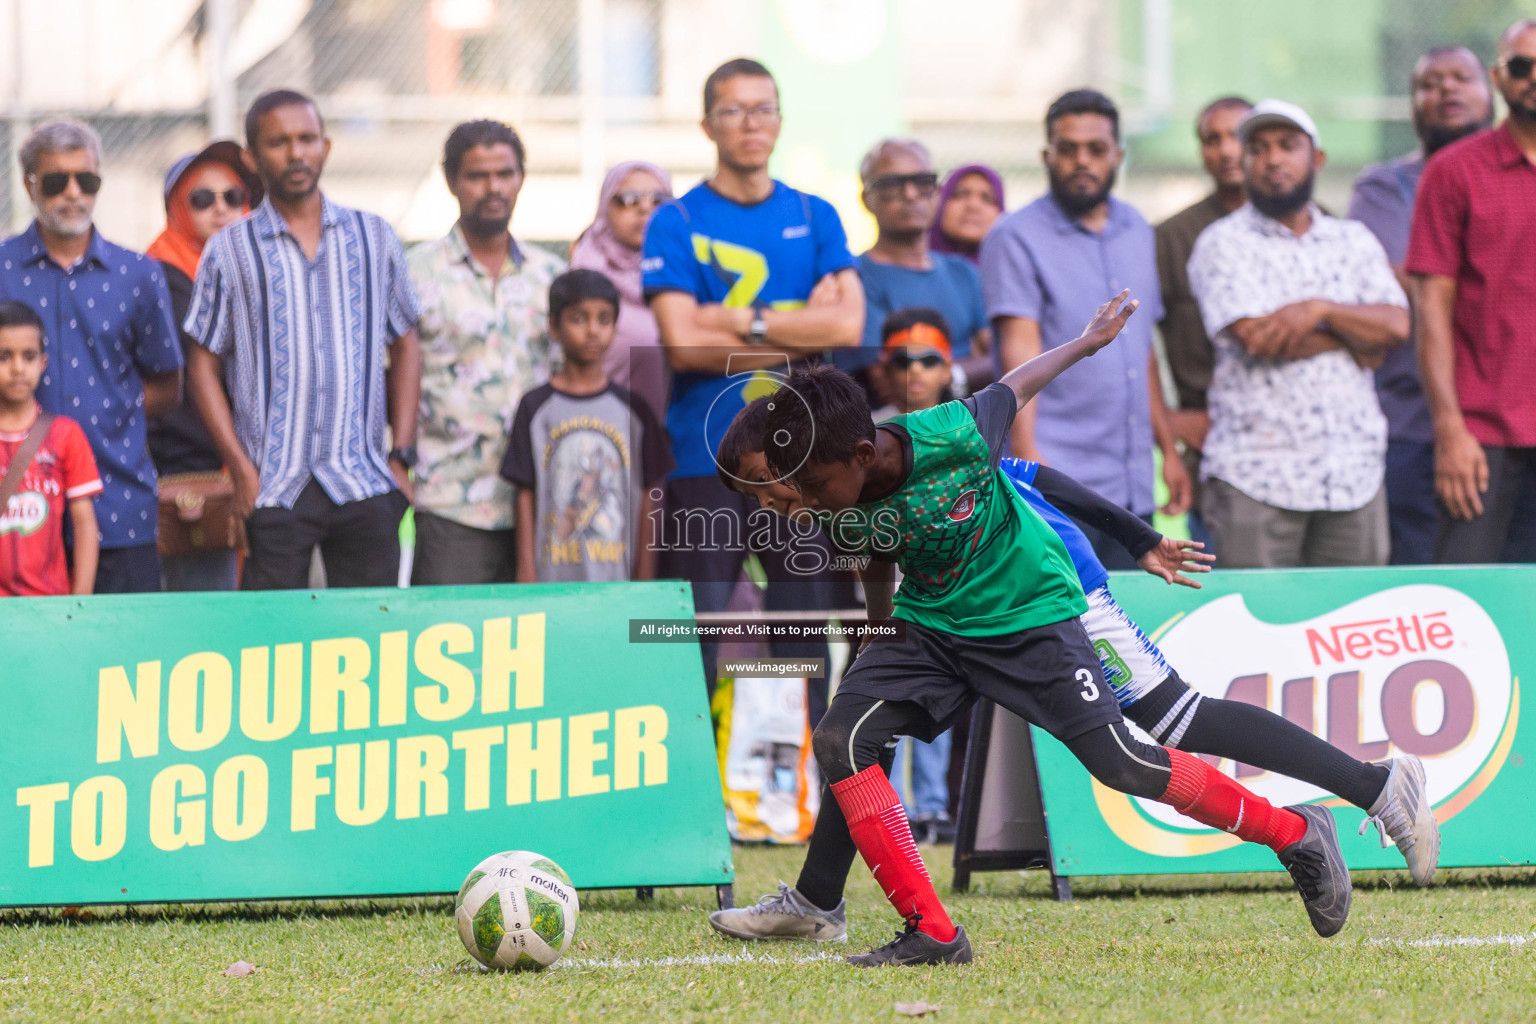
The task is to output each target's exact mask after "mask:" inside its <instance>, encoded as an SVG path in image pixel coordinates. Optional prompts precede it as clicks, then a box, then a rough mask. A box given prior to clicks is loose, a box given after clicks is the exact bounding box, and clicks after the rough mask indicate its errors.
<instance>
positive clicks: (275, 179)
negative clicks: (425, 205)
mask: <svg viewBox="0 0 1536 1024" xmlns="http://www.w3.org/2000/svg"><path fill="white" fill-rule="evenodd" d="M245 131H246V153H245V155H246V159H247V161H248V162H249V163H251V164H252V165H253V166H254V168H255V169H256V172H257V174H259V175H260V176H261V179H262V183H263V185H265V187H266V194H267V198H266V200H265V201H264V202H263V203H262V204H261V205H260V206H259V207H257V208H256V209H255V210H254V211H252V213H251V214H250V216H248V217H245V218H243V219H241V220H239V221H236V222H235V223H234V224H231V225H230V226H229V227H227V228H225V229H224V230H223V231H221V232H219V233H218V234H217V235H215V236H214V237H213V238H212V239H210V240H209V242H208V245H207V247H206V248H205V250H204V252H203V258H202V262H201V264H200V265H199V266H198V271H197V281H196V283H195V285H194V288H193V295H192V304H191V307H190V309H189V310H188V312H187V321H186V325H185V329H186V331H187V333H188V334H190V335H192V337H193V338H195V339H196V340H197V342H198V344H199V347H198V348H195V349H194V350H193V352H192V354H191V359H190V364H189V379H190V382H191V387H192V394H193V398H194V399H195V401H196V403H197V407H198V411H199V412H200V413H201V414H202V416H203V420H204V421H205V422H206V423H207V424H208V428H209V430H210V432H211V433H212V434H213V438H214V443H215V444H216V445H217V446H218V448H219V452H220V454H221V455H222V456H223V458H224V462H225V465H227V466H229V467H230V473H231V475H232V476H233V477H234V483H235V504H236V511H237V513H238V514H239V515H240V516H242V517H244V518H245V520H246V533H247V537H248V539H249V542H250V557H249V558H248V559H247V561H246V564H245V572H244V576H243V579H242V586H243V587H244V589H247V590H279V589H298V588H302V587H304V586H306V585H307V582H308V577H309V565H310V560H311V558H312V557H313V553H314V549H315V547H316V546H317V545H318V546H319V548H320V552H321V555H322V557H323V558H324V561H325V569H326V577H327V580H328V582H329V583H330V585H331V586H339V587H349V586H350V587H364V586H393V585H394V584H395V582H396V580H397V578H398V574H399V566H400V542H399V525H400V517H401V516H403V515H404V514H405V510H406V509H407V508H408V507H409V506H410V502H411V483H410V479H409V471H410V469H411V467H412V466H413V465H414V464H415V461H416V449H415V447H414V445H415V440H416V413H417V405H418V402H419V401H420V396H421V353H420V349H419V347H418V344H417V340H416V330H415V325H416V321H417V319H418V318H419V317H420V305H419V303H418V301H417V298H416V292H415V290H414V288H413V287H412V285H411V279H410V274H409V272H408V270H407V268H406V264H405V253H404V251H403V250H402V248H401V246H400V241H399V239H398V238H396V237H395V233H394V231H393V230H391V228H390V227H389V225H388V224H386V223H385V222H384V221H383V220H382V219H381V218H379V217H377V216H375V215H373V214H369V213H363V212H361V211H358V210H350V209H346V208H345V207H341V206H337V205H336V204H334V203H332V202H331V201H330V200H328V199H326V198H325V197H324V196H323V195H322V194H321V192H320V171H321V169H322V168H323V167H324V166H325V159H326V157H327V155H329V153H330V148H331V143H330V140H329V139H328V138H326V136H325V126H324V123H323V121H322V120H321V118H320V112H319V110H318V109H317V108H316V107H315V104H314V102H313V101H312V100H310V99H309V98H308V97H307V96H304V95H302V94H301V93H296V92H292V91H289V90H275V91H273V92H269V93H266V94H264V95H263V96H261V97H259V98H258V99H257V100H256V102H255V103H254V104H252V106H251V109H250V112H249V113H248V114H247V115H246V121H245ZM225 383H227V384H228V389H229V390H228V397H227V398H226V395H225V390H224V384H225ZM386 421H387V422H388V425H389V428H390V435H389V436H390V437H391V438H392V442H391V443H392V444H393V445H394V447H393V448H389V447H388V444H387V443H386V441H385V436H386V435H385V423H386Z"/></svg>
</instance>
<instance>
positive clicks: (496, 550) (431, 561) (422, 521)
mask: <svg viewBox="0 0 1536 1024" xmlns="http://www.w3.org/2000/svg"><path fill="white" fill-rule="evenodd" d="M526 529H529V530H531V529H533V524H532V523H529V524H528V525H527V527H526ZM515 536H516V531H515V530H481V529H477V528H475V527H473V526H465V525H464V524H463V523H456V522H454V521H453V520H452V519H444V518H443V517H442V516H438V515H433V514H432V513H431V512H423V511H422V510H421V509H419V508H418V509H417V510H416V556H415V559H414V561H412V563H411V586H413V587H441V586H455V585H461V584H466V583H513V582H515V581H516V580H517V548H516V545H515V544H514V543H513V538H514V537H515Z"/></svg>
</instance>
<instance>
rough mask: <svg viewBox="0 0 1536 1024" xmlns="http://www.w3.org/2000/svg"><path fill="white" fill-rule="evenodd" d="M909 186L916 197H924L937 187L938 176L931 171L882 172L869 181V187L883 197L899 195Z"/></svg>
mask: <svg viewBox="0 0 1536 1024" xmlns="http://www.w3.org/2000/svg"><path fill="white" fill-rule="evenodd" d="M908 186H911V187H912V189H913V190H914V191H915V192H916V193H917V195H918V198H920V199H926V198H927V197H929V196H931V195H933V193H934V192H935V191H937V190H938V187H939V176H938V175H937V174H934V173H932V172H929V173H927V174H882V175H880V177H878V178H876V179H875V180H873V181H871V182H870V183H869V187H870V188H871V189H872V190H874V191H875V192H876V193H878V194H879V195H880V196H882V197H883V198H887V199H888V198H890V197H891V196H895V195H900V194H901V193H904V192H906V190H907V187H908Z"/></svg>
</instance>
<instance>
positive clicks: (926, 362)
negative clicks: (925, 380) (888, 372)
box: [891, 352, 944, 370]
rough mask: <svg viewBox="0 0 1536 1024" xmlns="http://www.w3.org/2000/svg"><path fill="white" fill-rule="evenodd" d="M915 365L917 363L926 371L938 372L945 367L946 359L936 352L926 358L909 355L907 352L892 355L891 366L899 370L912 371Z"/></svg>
mask: <svg viewBox="0 0 1536 1024" xmlns="http://www.w3.org/2000/svg"><path fill="white" fill-rule="evenodd" d="M913 363H916V364H917V365H919V366H921V367H922V368H923V369H925V370H936V369H938V368H939V367H941V366H943V365H944V357H943V356H941V355H938V354H937V353H934V352H930V353H928V354H927V355H925V356H914V355H909V354H907V353H906V352H893V353H892V354H891V365H892V366H894V367H895V368H896V369H898V370H908V369H911V367H912V364H913Z"/></svg>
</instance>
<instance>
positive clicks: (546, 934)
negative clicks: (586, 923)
mask: <svg viewBox="0 0 1536 1024" xmlns="http://www.w3.org/2000/svg"><path fill="white" fill-rule="evenodd" d="M576 910H577V906H576V887H575V886H573V885H572V884H571V879H570V876H569V875H567V874H566V873H565V872H564V871H562V870H561V869H560V865H558V864H556V863H555V862H554V861H552V860H550V859H549V858H548V857H544V856H541V855H540V854H537V853H529V852H528V851H526V850H512V851H509V852H507V853H498V854H493V855H492V856H490V857H487V858H485V860H483V861H481V862H480V863H479V864H476V865H475V869H474V870H473V871H471V872H470V873H469V877H468V878H466V879H464V884H463V885H461V886H459V895H458V898H457V899H456V900H455V901H454V910H453V916H454V920H455V922H456V923H457V924H458V928H459V938H460V939H462V940H464V948H465V949H467V950H469V955H470V956H472V957H474V958H475V959H476V960H478V961H480V962H481V963H482V964H484V965H485V966H487V967H495V968H499V969H500V970H504V971H541V970H543V969H544V968H546V967H548V966H550V965H551V964H553V963H554V962H555V961H556V960H559V959H560V956H561V954H563V953H564V952H565V951H566V948H567V947H569V946H570V944H571V939H572V938H573V937H574V936H575V934H576Z"/></svg>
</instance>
